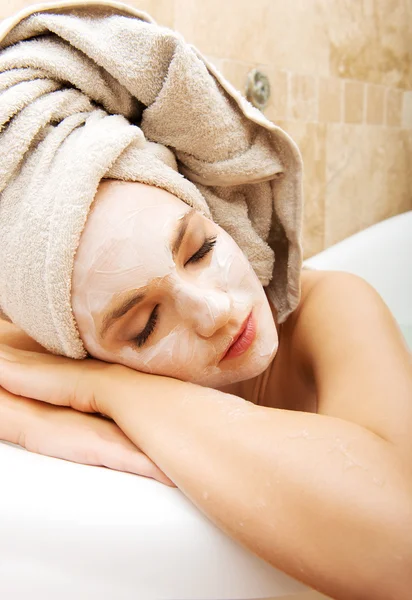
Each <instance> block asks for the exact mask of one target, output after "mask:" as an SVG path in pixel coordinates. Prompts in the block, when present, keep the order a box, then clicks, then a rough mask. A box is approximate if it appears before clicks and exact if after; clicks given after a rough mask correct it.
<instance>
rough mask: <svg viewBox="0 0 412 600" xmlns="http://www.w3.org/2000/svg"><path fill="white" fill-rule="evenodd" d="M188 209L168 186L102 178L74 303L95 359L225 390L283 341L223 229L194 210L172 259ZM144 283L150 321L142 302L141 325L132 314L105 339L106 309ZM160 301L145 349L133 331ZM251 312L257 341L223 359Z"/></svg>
mask: <svg viewBox="0 0 412 600" xmlns="http://www.w3.org/2000/svg"><path fill="white" fill-rule="evenodd" d="M190 210H191V209H190V207H188V206H187V205H186V204H184V203H183V202H182V201H180V200H179V199H177V198H175V197H174V196H172V195H171V194H169V193H168V192H166V191H165V190H161V189H158V188H154V187H150V186H146V185H143V184H140V183H126V182H111V181H110V182H109V181H107V182H104V183H103V184H101V186H100V188H99V191H98V195H97V197H96V203H95V206H94V209H93V211H92V213H91V215H90V216H89V219H88V222H87V224H86V228H85V231H84V233H83V236H82V239H81V241H80V246H79V250H78V253H77V256H76V261H75V270H74V274H73V296H72V305H73V311H74V314H75V317H76V320H77V323H78V326H79V330H80V333H81V336H82V339H83V342H84V344H85V346H86V348H87V349H88V351H89V353H90V354H92V355H93V356H95V357H96V358H100V359H102V360H106V361H108V362H117V363H121V364H124V365H126V366H129V367H131V368H133V369H136V370H140V371H144V372H147V373H156V374H160V375H165V376H171V377H177V378H179V379H182V380H185V381H192V382H194V383H198V384H201V385H205V386H208V387H218V386H222V385H226V384H229V383H234V382H235V381H239V380H243V379H248V378H251V377H253V376H255V375H257V374H259V373H261V372H262V371H263V370H264V369H265V368H266V367H267V366H268V364H269V363H270V361H271V360H272V358H273V356H274V354H275V352H276V349H277V344H278V339H277V333H276V327H275V324H274V321H273V317H272V313H271V310H270V307H269V304H268V301H267V299H266V296H265V293H264V290H263V288H262V286H261V284H260V282H259V280H258V278H257V277H256V275H255V273H254V272H253V269H252V268H251V266H250V264H249V263H248V261H247V259H246V257H245V256H244V254H243V253H242V251H241V250H240V249H239V247H238V246H237V245H236V243H235V242H234V241H233V239H232V238H231V237H230V236H229V235H228V234H227V233H226V232H225V231H224V230H222V229H221V228H220V227H218V226H217V225H216V224H215V223H212V222H211V221H209V220H208V219H206V218H205V217H203V216H200V215H199V214H196V215H192V217H191V219H190V222H189V224H188V229H187V231H186V234H185V237H184V241H183V245H182V247H181V249H180V251H179V253H178V255H177V256H173V254H172V250H171V245H172V244H173V241H174V238H175V235H176V231H177V228H178V226H179V223H181V222H182V220H186V219H187V217H188V213H189V211H190ZM206 237H208V238H210V237H213V238H216V241H215V244H214V246H213V247H212V248H211V250H210V252H209V253H207V254H206V255H205V256H204V257H203V258H202V259H201V260H199V261H197V262H191V261H190V259H191V256H192V255H193V254H196V252H198V251H199V250H200V248H201V247H202V245H203V244H204V243H205V238H206ZM145 288H147V289H146V291H147V300H144V301H143V304H144V303H145V302H146V307H145V308H143V309H142V311H141V313H140V314H141V315H144V318H141V317H140V316H139V312H138V311H139V310H140V308H138V307H136V309H132V311H131V312H133V311H136V312H133V314H136V325H137V321H138V328H137V329H134V325H135V324H134V321H133V319H130V318H129V316H127V317H124V319H125V323H127V325H125V326H123V325H122V326H121V327H120V328H118V326H117V325H114V326H113V328H112V331H111V332H110V336H108V337H107V339H103V338H102V337H101V335H100V333H99V330H100V328H101V326H102V324H103V321H104V318H103V316H104V315H105V314H106V313H107V311H108V308H109V307H110V306H111V305H113V304H114V302H115V301H116V299H117V298H118V297H120V296H122V297H123V296H124V295H125V294H126V295H127V294H128V293H129V294H132V293H134V292H136V291H137V292H139V291H141V290H144V289H145ZM156 306H157V309H156V310H157V314H158V318H157V321H156V325H155V328H154V330H153V332H152V333H151V335H150V336H149V337H148V339H147V341H146V343H145V344H144V345H143V346H141V347H138V345H137V344H136V343H134V342H133V339H128V334H127V332H128V331H130V337H131V338H133V332H134V331H135V332H136V333H138V332H139V331H141V330H142V329H144V328H145V325H146V323H147V321H148V320H149V318H150V316H151V313H152V308H153V309H154V308H155V307H156ZM250 314H251V315H252V316H251V319H250V320H248V321H247V323H248V324H249V325H248V326H249V328H250V329H252V324H254V328H255V329H254V330H255V336H254V339H253V342H252V343H251V345H250V347H249V348H248V349H247V351H245V352H244V353H243V354H241V355H239V356H237V357H235V358H231V359H228V358H227V359H225V360H221V359H222V357H223V355H224V354H225V352H226V351H227V349H228V348H229V346H230V345H231V344H232V343H233V341H234V339H235V336H236V337H237V336H238V334H239V331H240V329H241V327H242V325H243V324H244V323H245V321H246V319H247V318H248V316H249V315H250ZM252 321H253V323H252ZM125 330H126V334H124V331H125ZM113 331H116V332H121V333H118V335H116V334H115V333H113ZM240 339H242V340H245V339H246V338H245V337H242V336H241V338H240ZM242 343H243V342H242Z"/></svg>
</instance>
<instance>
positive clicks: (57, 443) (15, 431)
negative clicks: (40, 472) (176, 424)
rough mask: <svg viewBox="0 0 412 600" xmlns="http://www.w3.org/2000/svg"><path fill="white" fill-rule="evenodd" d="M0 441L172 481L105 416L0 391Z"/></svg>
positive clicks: (84, 462)
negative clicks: (0, 417)
mask: <svg viewBox="0 0 412 600" xmlns="http://www.w3.org/2000/svg"><path fill="white" fill-rule="evenodd" d="M0 412H1V413H2V422H1V427H0V435H1V438H0V439H4V440H5V441H11V442H13V443H18V444H19V445H20V446H22V447H23V448H26V450H28V451H29V452H34V453H36V454H43V455H45V456H53V457H55V458H61V459H64V460H69V461H72V462H77V463H82V464H85V465H96V466H103V467H108V468H109V469H115V470H117V471H126V472H128V473H134V474H136V475H143V476H144V477H151V478H152V479H156V480H157V481H160V482H161V483H165V484H166V485H170V486H174V484H173V482H172V481H171V480H170V479H169V478H168V477H166V475H164V473H163V472H162V471H161V470H160V469H159V468H158V467H157V466H156V465H155V464H154V463H153V462H152V461H151V460H150V459H149V458H148V457H147V456H146V455H145V454H143V452H141V451H140V450H139V449H138V448H136V446H135V445H134V444H133V443H132V442H131V441H130V440H129V439H128V438H127V437H126V436H125V435H124V433H123V432H122V431H121V429H119V427H117V425H116V424H115V423H114V422H113V421H110V420H108V419H106V418H104V417H101V416H97V415H90V414H84V413H81V412H77V411H75V410H73V409H72V408H65V407H59V406H51V405H49V404H45V403H42V402H37V401H35V400H29V399H27V398H19V397H17V396H13V395H12V394H10V393H8V392H6V391H5V390H1V389H0Z"/></svg>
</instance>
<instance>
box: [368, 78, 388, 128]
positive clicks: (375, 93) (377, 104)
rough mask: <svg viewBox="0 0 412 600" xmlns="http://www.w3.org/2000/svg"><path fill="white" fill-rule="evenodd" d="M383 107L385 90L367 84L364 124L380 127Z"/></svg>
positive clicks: (380, 86) (379, 86)
mask: <svg viewBox="0 0 412 600" xmlns="http://www.w3.org/2000/svg"><path fill="white" fill-rule="evenodd" d="M384 107H385V88H384V87H383V86H382V85H374V84H373V83H369V84H368V85H367V86H366V122H367V123H369V124H371V125H382V124H383V119H384Z"/></svg>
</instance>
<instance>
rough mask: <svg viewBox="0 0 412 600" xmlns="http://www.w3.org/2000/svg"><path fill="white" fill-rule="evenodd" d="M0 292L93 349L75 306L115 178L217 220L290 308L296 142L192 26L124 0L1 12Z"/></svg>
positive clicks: (32, 325) (40, 337) (53, 346)
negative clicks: (95, 216)
mask: <svg viewBox="0 0 412 600" xmlns="http://www.w3.org/2000/svg"><path fill="white" fill-rule="evenodd" d="M0 155H1V165H0V307H1V310H2V313H3V315H5V316H6V317H7V318H8V319H9V320H11V321H13V322H14V323H16V325H18V326H19V327H21V328H22V329H23V330H24V331H25V332H26V333H27V334H28V335H29V336H31V337H32V338H33V339H35V340H36V341H38V342H39V343H40V344H42V345H43V346H44V347H45V348H47V349H48V350H49V351H51V352H53V353H56V354H63V355H66V356H69V357H72V358H78V359H81V358H84V357H85V356H86V355H87V353H86V350H85V348H84V345H83V343H82V340H81V338H80V335H79V332H78V329H77V325H76V322H75V319H74V316H73V313H72V309H71V278H72V271H73V265H74V260H75V255H76V250H77V248H78V245H79V242H80V237H81V234H82V230H83V228H84V225H85V222H86V219H87V215H88V212H89V209H90V206H91V204H92V202H93V199H94V197H95V194H96V191H97V188H98V186H99V183H100V181H101V180H102V179H105V178H110V179H119V180H125V181H139V182H141V183H146V184H149V185H154V186H158V187H161V188H164V189H166V190H167V191H169V192H171V193H172V194H174V195H176V196H177V197H178V198H180V199H181V200H183V201H184V202H186V203H187V204H188V205H190V206H193V207H195V208H197V209H198V210H200V211H202V213H203V214H205V215H206V216H208V217H209V218H212V219H213V220H215V221H216V222H217V223H218V224H219V225H220V226H222V227H223V228H224V229H225V230H226V231H227V232H228V233H229V234H230V235H231V236H232V237H233V238H234V240H235V241H236V242H237V244H238V245H239V246H240V247H241V249H242V250H243V252H244V253H245V254H246V256H247V257H248V259H249V261H250V262H251V264H252V267H253V268H254V270H255V272H256V274H257V275H258V277H259V279H260V281H261V283H262V285H263V286H265V287H267V293H268V297H269V299H270V300H271V301H272V302H273V304H274V306H275V308H276V310H277V312H278V319H279V322H283V321H284V320H285V319H286V318H287V317H288V315H289V314H290V313H291V312H292V311H293V310H294V308H296V306H297V304H298V302H299V298H300V269H301V264H302V250H301V244H300V236H301V220H302V164H301V156H300V153H299V150H298V148H297V147H296V145H295V144H294V142H293V141H292V140H291V138H290V137H289V136H288V135H287V134H286V133H285V132H284V131H282V130H281V129H280V128H279V127H277V126H276V125H274V124H273V123H272V122H270V121H269V120H267V119H266V118H265V117H264V115H263V114H262V113H261V112H260V111H259V110H258V109H256V108H254V107H253V106H252V105H251V104H250V103H249V102H248V101H247V100H246V99H245V98H244V97H243V96H242V95H241V94H240V93H239V92H238V91H236V90H235V89H234V88H233V87H232V86H231V84H230V83H229V82H228V81H226V80H225V79H224V77H223V76H222V75H221V74H220V73H219V72H218V71H217V70H216V68H215V67H214V66H213V65H212V64H211V63H210V62H209V61H208V60H207V59H206V58H205V57H203V56H202V54H201V53H200V52H199V51H198V50H197V49H196V48H195V47H194V46H192V45H190V44H188V43H186V42H185V40H184V39H183V38H182V36H181V35H180V34H178V33H176V32H174V31H172V30H170V29H168V28H165V27H161V26H159V25H157V24H156V23H155V22H154V20H153V19H152V18H151V17H150V16H149V15H147V14H146V13H143V12H140V11H138V10H136V9H134V8H132V7H131V6H128V5H126V4H123V3H120V2H109V1H107V2H105V1H103V2H100V1H93V0H92V1H88V2H87V1H86V2H55V3H50V4H38V5H32V6H29V7H28V8H26V9H24V10H22V11H20V12H18V13H17V14H15V15H14V16H12V17H10V18H8V19H5V20H4V21H3V22H2V23H1V24H0Z"/></svg>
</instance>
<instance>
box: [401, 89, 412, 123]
mask: <svg viewBox="0 0 412 600" xmlns="http://www.w3.org/2000/svg"><path fill="white" fill-rule="evenodd" d="M402 127H403V128H404V129H411V128H412V91H407V92H404V93H403V102H402Z"/></svg>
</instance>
